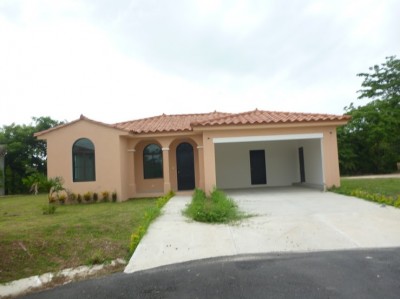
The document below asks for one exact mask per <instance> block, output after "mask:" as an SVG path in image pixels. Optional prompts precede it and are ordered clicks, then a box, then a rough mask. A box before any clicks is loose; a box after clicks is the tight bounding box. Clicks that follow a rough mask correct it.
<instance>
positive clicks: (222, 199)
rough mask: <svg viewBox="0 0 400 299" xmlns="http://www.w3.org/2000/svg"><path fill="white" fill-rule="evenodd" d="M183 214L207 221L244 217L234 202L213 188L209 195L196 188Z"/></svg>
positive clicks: (221, 221) (232, 219)
mask: <svg viewBox="0 0 400 299" xmlns="http://www.w3.org/2000/svg"><path fill="white" fill-rule="evenodd" d="M183 214H184V215H186V216H187V217H189V218H192V219H193V220H195V221H199V222H208V223H227V222H231V221H235V220H239V219H241V218H243V217H246V215H245V214H243V213H241V212H240V211H239V210H238V207H237V205H236V203H235V202H234V201H233V200H232V199H231V198H229V197H228V196H227V195H226V194H225V193H224V192H222V191H220V190H218V189H214V190H213V191H212V192H211V194H210V196H209V197H207V196H206V194H205V192H204V191H203V190H200V189H196V190H195V191H194V193H193V196H192V202H191V203H190V204H189V205H187V207H186V209H185V210H184V211H183Z"/></svg>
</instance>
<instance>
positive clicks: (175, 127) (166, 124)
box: [35, 109, 350, 136]
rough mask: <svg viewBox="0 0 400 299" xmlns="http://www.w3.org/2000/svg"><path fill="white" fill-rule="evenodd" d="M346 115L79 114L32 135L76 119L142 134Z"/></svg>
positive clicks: (340, 118) (343, 117)
mask: <svg viewBox="0 0 400 299" xmlns="http://www.w3.org/2000/svg"><path fill="white" fill-rule="evenodd" d="M349 119H350V116H348V115H333V114H316V113H293V112H276V111H263V110H257V109H256V110H253V111H248V112H243V113H236V114H233V113H225V112H217V111H214V112H211V113H202V114H176V115H166V114H162V115H159V116H154V117H149V118H143V119H137V120H132V121H126V122H120V123H116V124H113V125H109V124H106V123H102V122H98V121H94V120H91V119H89V118H87V117H85V116H83V115H81V117H80V118H79V119H77V120H75V121H72V122H70V123H66V124H63V125H60V126H58V127H55V128H51V129H49V130H45V131H42V132H38V133H36V134H35V136H40V135H43V134H46V133H48V132H51V131H54V130H58V129H61V128H63V127H66V126H69V125H71V124H73V123H76V122H78V121H79V120H85V121H89V122H92V123H94V124H98V125H102V126H106V127H111V128H115V129H119V130H122V131H125V132H131V133H134V134H146V133H167V132H183V131H192V130H193V127H196V126H197V127H206V126H235V125H252V124H275V123H306V122H325V121H326V122H329V121H343V122H344V121H347V120H349Z"/></svg>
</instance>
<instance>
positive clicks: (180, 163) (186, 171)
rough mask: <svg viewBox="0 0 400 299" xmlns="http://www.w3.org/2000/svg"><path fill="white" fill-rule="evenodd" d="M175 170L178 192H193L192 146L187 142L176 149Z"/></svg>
mask: <svg viewBox="0 0 400 299" xmlns="http://www.w3.org/2000/svg"><path fill="white" fill-rule="evenodd" d="M176 170H177V177H178V190H193V189H194V187H195V178H194V155H193V146H192V145H191V144H189V143H187V142H182V143H181V144H179V145H178V147H177V148H176Z"/></svg>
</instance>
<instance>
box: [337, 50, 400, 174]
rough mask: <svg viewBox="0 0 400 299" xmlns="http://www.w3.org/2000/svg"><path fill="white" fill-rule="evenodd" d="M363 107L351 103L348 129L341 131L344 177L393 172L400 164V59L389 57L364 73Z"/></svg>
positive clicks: (341, 166) (360, 97)
mask: <svg viewBox="0 0 400 299" xmlns="http://www.w3.org/2000/svg"><path fill="white" fill-rule="evenodd" d="M358 76H359V77H362V78H363V79H364V80H363V82H362V85H361V89H360V90H359V91H358V93H359V97H358V99H360V100H369V102H368V103H366V104H365V105H362V106H357V107H356V106H355V105H354V104H353V103H351V104H350V105H349V106H348V107H345V113H346V114H348V115H351V117H352V118H351V120H350V121H349V122H348V124H347V125H346V126H343V127H340V128H339V129H338V146H339V163H340V172H341V175H353V174H375V173H376V174H378V173H390V172H393V171H395V170H396V168H397V163H398V162H400V60H399V59H397V58H396V56H390V57H387V58H386V61H385V62H384V63H382V64H381V65H374V66H373V67H370V68H369V72H368V73H360V74H358Z"/></svg>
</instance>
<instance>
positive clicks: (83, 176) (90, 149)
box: [72, 138, 96, 182]
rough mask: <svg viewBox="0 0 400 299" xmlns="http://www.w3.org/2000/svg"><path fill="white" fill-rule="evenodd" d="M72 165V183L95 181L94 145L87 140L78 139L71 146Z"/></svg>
mask: <svg viewBox="0 0 400 299" xmlns="http://www.w3.org/2000/svg"><path fill="white" fill-rule="evenodd" d="M72 164H73V166H72V167H73V168H72V170H73V180H74V182H89V181H95V180H96V170H95V159H94V145H93V142H92V141H90V140H89V139H87V138H81V139H78V140H77V141H76V142H75V143H74V145H73V146H72Z"/></svg>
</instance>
